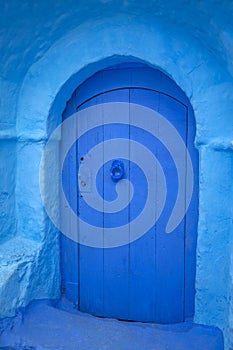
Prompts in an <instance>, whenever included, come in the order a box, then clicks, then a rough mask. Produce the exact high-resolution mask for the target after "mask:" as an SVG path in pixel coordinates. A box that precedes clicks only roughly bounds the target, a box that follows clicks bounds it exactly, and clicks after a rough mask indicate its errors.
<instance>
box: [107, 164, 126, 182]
mask: <svg viewBox="0 0 233 350" xmlns="http://www.w3.org/2000/svg"><path fill="white" fill-rule="evenodd" d="M110 175H111V178H112V180H113V181H115V182H117V181H119V180H120V179H122V177H123V175H124V163H123V162H122V161H121V160H114V161H113V162H112V166H111V169H110Z"/></svg>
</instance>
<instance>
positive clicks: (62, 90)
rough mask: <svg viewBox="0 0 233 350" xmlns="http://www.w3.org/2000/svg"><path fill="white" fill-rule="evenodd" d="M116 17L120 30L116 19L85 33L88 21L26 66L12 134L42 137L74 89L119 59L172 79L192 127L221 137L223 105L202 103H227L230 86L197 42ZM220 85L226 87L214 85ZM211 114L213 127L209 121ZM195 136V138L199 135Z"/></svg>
mask: <svg viewBox="0 0 233 350" xmlns="http://www.w3.org/2000/svg"><path fill="white" fill-rule="evenodd" d="M118 19H119V20H121V24H122V25H121V26H117V25H116V22H115V21H116V19H108V20H105V21H104V23H102V22H101V21H96V23H95V22H94V21H93V22H92V27H93V26H94V27H95V31H94V32H93V31H90V30H89V24H88V23H86V24H84V25H81V26H80V27H79V28H77V29H76V30H74V31H72V32H70V33H69V34H68V35H66V36H65V37H63V38H62V39H60V40H59V41H58V42H57V43H55V44H54V45H53V46H52V47H51V48H50V49H49V50H48V51H47V52H46V54H45V55H44V56H43V57H42V58H41V59H40V60H39V61H38V62H36V63H35V64H34V65H33V66H31V69H30V70H29V71H28V73H27V75H26V77H25V79H24V83H23V85H22V88H21V93H20V99H19V106H18V114H17V115H18V117H17V132H18V136H19V137H22V138H46V137H47V134H48V133H50V132H51V130H53V129H54V127H56V125H57V124H58V123H59V121H58V120H57V119H56V118H55V119H54V118H53V116H54V114H57V113H58V111H61V110H63V109H64V107H65V104H66V101H67V100H68V99H69V98H70V96H71V94H72V92H73V91H74V89H75V87H76V86H78V85H80V84H81V83H82V82H83V81H84V80H85V79H87V78H88V77H89V76H91V75H92V74H94V73H96V72H97V71H99V70H101V69H103V68H106V67H109V66H111V65H113V64H118V63H121V62H125V61H136V62H143V63H146V64H148V65H150V66H152V67H155V68H157V67H159V69H161V70H162V71H163V72H165V73H167V74H168V76H170V77H172V78H173V79H174V80H175V81H176V83H177V84H178V85H179V86H180V87H181V88H182V89H183V91H185V93H186V95H187V96H188V97H189V98H190V99H191V102H192V104H193V106H194V110H195V117H196V119H197V125H198V124H199V123H202V124H205V125H206V130H207V131H208V133H209V134H208V133H207V135H205V136H206V137H207V139H208V137H210V136H211V135H213V136H214V137H215V136H217V135H218V134H219V131H220V130H222V132H223V134H226V127H224V128H222V122H221V123H220V122H219V118H218V116H219V115H221V116H223V115H224V118H225V119H226V123H229V121H230V120H229V107H228V111H227V113H226V111H224V109H225V105H224V103H222V104H221V105H220V104H219V105H218V108H216V106H215V105H214V104H215V103H216V104H217V103H218V102H217V101H216V98H215V99H213V98H212V100H213V105H211V106H210V105H209V104H207V97H208V99H209V98H211V97H213V95H214V96H216V94H217V93H218V94H219V96H221V98H222V99H225V98H226V99H229V98H231V99H232V97H230V96H229V95H226V94H225V93H224V92H225V91H226V90H227V89H229V86H230V84H231V82H230V80H229V77H228V75H227V73H226V71H224V69H223V68H222V67H220V66H219V65H218V62H216V61H214V59H213V58H212V56H211V55H210V54H209V53H208V52H207V51H205V50H204V48H203V47H202V46H201V44H200V43H199V42H198V41H196V40H195V39H194V38H192V37H190V36H189V35H188V34H187V33H183V32H182V31H180V30H179V28H175V27H171V25H167V26H165V25H164V24H163V23H160V22H157V23H156V24H153V23H152V22H150V24H149V22H148V23H147V24H146V23H138V22H136V21H134V20H133V19H131V21H130V23H129V19H128V18H126V17H123V16H122V17H121V18H118ZM126 32H127V36H126V35H125V33H126ZM171 32H172V33H173V34H172V36H171V34H170V33H171ZM168 37H169V40H168ZM171 42H172V44H171ZM90 48H91V50H90ZM220 81H225V82H226V83H224V84H222V83H221V85H218V82H220ZM210 86H211V88H210ZM32 91H33V94H32ZM228 105H229V103H228ZM232 105H233V104H232ZM232 109H233V107H232ZM49 116H50V118H49ZM213 116H215V117H214V118H215V120H216V123H213V122H212V121H213ZM35 120H36V123H35ZM60 121H61V116H60ZM198 137H199V138H200V139H201V132H199V133H198ZM198 142H202V141H201V140H199V141H198Z"/></svg>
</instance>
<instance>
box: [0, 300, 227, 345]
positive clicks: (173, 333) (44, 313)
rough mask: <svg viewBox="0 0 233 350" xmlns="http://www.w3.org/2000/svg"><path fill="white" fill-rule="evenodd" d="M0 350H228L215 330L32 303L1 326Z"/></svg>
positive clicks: (67, 304)
mask: <svg viewBox="0 0 233 350" xmlns="http://www.w3.org/2000/svg"><path fill="white" fill-rule="evenodd" d="M1 329H4V332H3V333H2V336H1V339H0V346H1V349H5V350H7V349H9V348H10V349H12V347H13V348H14V350H22V349H24V350H27V349H28V350H29V349H33V350H36V349H37V350H43V349H47V350H53V349H55V350H57V349H67V350H68V349H72V350H73V349H79V350H86V349H92V350H100V349H104V350H119V349H121V350H131V349H134V350H145V349H147V350H152V349H155V348H156V349H159V350H186V349H190V350H199V349H205V350H223V337H222V333H221V331H220V330H219V329H218V328H216V327H208V326H203V325H196V324H193V323H189V322H187V323H180V324H173V325H154V324H148V323H147V324H146V323H139V322H120V321H118V320H112V319H104V318H97V317H93V316H90V315H88V314H84V313H81V312H78V311H77V310H75V309H74V307H73V306H72V305H70V304H69V303H68V302H67V301H65V300H62V301H60V302H58V303H57V302H53V303H51V302H48V301H46V300H43V301H40V302H38V301H36V302H32V303H31V304H30V305H29V306H28V307H26V308H24V309H23V310H20V312H19V313H18V314H17V316H16V317H15V318H13V319H5V320H4V322H1V321H0V334H1Z"/></svg>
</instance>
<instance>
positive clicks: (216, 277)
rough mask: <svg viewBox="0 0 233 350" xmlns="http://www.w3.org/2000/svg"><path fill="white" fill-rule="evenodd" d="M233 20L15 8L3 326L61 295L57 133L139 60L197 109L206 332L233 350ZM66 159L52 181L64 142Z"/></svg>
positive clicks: (97, 4)
mask: <svg viewBox="0 0 233 350" xmlns="http://www.w3.org/2000/svg"><path fill="white" fill-rule="evenodd" d="M232 12H233V5H232V3H231V2H230V1H222V2H218V1H206V2H196V1H189V2H186V1H175V2H174V3H173V2H168V3H167V4H166V3H165V2H164V1H156V2H154V1H148V2H147V1H146V2H141V3H139V2H138V1H114V2H113V1H97V0H89V1H79V3H78V5H77V4H76V3H75V2H74V1H71V0H70V1H58V2H55V1H52V0H50V1H33V3H32V2H30V1H27V0H25V1H21V2H18V1H16V0H15V1H12V2H10V3H8V2H7V1H5V4H4V6H3V11H2V15H3V14H4V20H3V21H1V25H0V41H1V55H0V62H1V64H0V91H1V97H0V99H1V101H0V102H1V103H0V155H1V163H0V177H1V181H0V203H1V209H0V228H1V230H0V239H1V242H2V244H1V245H0V260H1V267H0V315H1V316H2V317H5V316H11V315H14V313H15V311H16V309H17V307H18V306H21V305H26V304H27V303H28V302H29V301H30V300H32V299H33V298H57V297H59V295H60V294H59V293H60V289H59V288H60V274H59V241H58V235H57V232H56V229H55V228H54V227H53V226H52V224H51V223H50V221H49V220H48V218H47V217H46V214H45V212H44V209H43V205H42V202H41V197H40V189H39V166H40V159H41V154H42V152H43V148H44V144H45V141H46V138H47V135H48V133H49V132H50V131H51V130H53V129H54V127H55V126H56V125H57V124H58V123H59V121H60V118H61V112H62V110H63V109H64V107H65V103H66V101H67V99H69V97H70V96H71V94H72V92H73V90H74V89H75V88H76V87H77V86H78V84H79V83H81V82H82V81H83V80H84V79H86V78H87V77H88V76H90V75H91V74H93V73H94V72H96V71H98V70H99V69H101V68H103V67H106V66H109V65H111V64H114V63H118V62H121V61H125V60H127V61H128V60H139V61H142V62H146V63H148V64H150V65H151V66H154V67H159V68H160V69H161V70H162V71H164V72H165V73H167V74H168V75H169V76H171V77H172V78H173V79H174V80H175V81H176V82H177V84H178V85H179V86H180V87H181V88H182V89H183V90H184V91H185V93H186V94H187V96H188V97H189V98H190V101H191V104H192V105H193V108H194V112H195V117H196V122H197V136H196V145H197V147H198V149H199V153H200V207H199V212H200V214H199V225H198V245H197V280H196V290H197V293H196V311H195V320H196V321H197V322H200V323H204V324H210V325H217V326H219V327H220V328H221V329H223V330H224V334H225V340H226V348H228V349H233V334H232V333H233V304H232V301H231V297H232V291H233V282H232V276H233V263H232V257H231V252H232V156H233V153H232V146H231V143H230V142H231V140H232V139H233V123H232V114H233V95H232V88H233V78H232V75H233V63H232V62H233V57H232V56H233V49H232V47H233V28H232V19H231V13H232ZM190 18H192V21H190ZM207 24H208V25H207ZM54 150H55V151H54V159H51V165H50V168H49V170H48V169H47V168H44V171H43V173H42V174H41V176H42V179H43V176H47V172H48V171H50V172H51V171H53V172H54V175H55V174H56V168H55V164H56V159H57V157H58V143H57V142H55V143H54ZM55 185H56V182H55ZM54 190H55V191H57V188H56V186H55V188H54ZM54 204H55V210H57V208H58V206H57V203H54ZM1 301H2V302H1Z"/></svg>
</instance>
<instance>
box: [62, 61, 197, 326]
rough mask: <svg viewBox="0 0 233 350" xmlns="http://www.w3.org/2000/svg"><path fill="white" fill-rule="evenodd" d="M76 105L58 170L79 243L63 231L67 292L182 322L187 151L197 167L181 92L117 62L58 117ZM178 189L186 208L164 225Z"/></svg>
mask: <svg viewBox="0 0 233 350" xmlns="http://www.w3.org/2000/svg"><path fill="white" fill-rule="evenodd" d="M165 92H166V93H165ZM69 108H70V109H69ZM148 108H149V109H150V110H148ZM74 111H79V112H80V117H79V118H78V122H77V125H76V126H75V127H76V129H75V132H76V134H77V142H76V144H75V145H74V146H73V147H72V149H71V150H70V152H69V154H68V157H67V159H66V162H65V165H64V173H63V178H64V187H65V189H66V191H67V193H68V194H67V196H68V197H69V202H70V204H71V206H72V208H73V210H74V211H75V212H76V213H77V215H78V216H79V218H80V221H79V224H78V227H76V228H71V229H75V230H77V234H78V241H79V242H81V243H82V244H78V243H75V242H73V241H71V240H69V239H68V238H65V237H63V238H62V252H63V254H62V259H63V285H64V288H65V289H66V295H67V297H68V298H69V299H71V300H72V301H74V302H76V303H77V305H78V307H79V309H80V310H81V311H84V312H88V313H91V314H93V315H98V316H106V317H114V318H119V319H126V320H137V321H144V322H158V323H173V322H182V321H183V320H184V319H185V317H188V316H191V315H192V313H193V296H194V276H195V265H194V264H195V257H194V256H195V234H196V219H197V194H196V193H197V191H196V190H197V189H196V186H197V172H196V173H195V176H194V180H195V181H194V192H193V193H194V194H193V196H192V200H191V204H190V205H189V209H188V210H186V199H187V198H186V193H187V181H186V178H187V149H188V154H189V155H190V156H191V158H192V163H193V169H194V172H195V171H196V168H195V167H196V165H197V155H196V152H195V149H194V146H193V137H194V133H195V128H194V120H193V119H192V115H191V109H190V107H189V105H188V103H187V101H186V100H185V97H184V96H183V95H182V93H181V92H180V90H179V88H178V87H177V86H176V85H175V84H174V83H173V82H171V81H170V79H168V78H167V77H166V76H164V75H163V74H162V73H161V72H159V71H154V70H151V69H149V68H144V67H140V66H139V67H125V66H124V67H120V68H119V67H117V68H115V69H111V70H106V71H102V72H100V73H98V74H96V75H95V76H94V77H92V78H91V79H89V80H88V81H86V82H85V83H84V84H83V85H81V86H80V87H79V88H78V89H77V90H76V92H75V93H74V95H73V97H72V99H71V102H69V104H68V106H67V108H66V111H65V117H68V116H69V114H72V113H73V112H74ZM149 111H152V112H149ZM179 139H180V140H181V141H180V140H179ZM182 142H183V145H184V146H185V147H183V146H182V147H181V146H180V144H181V145H182ZM177 163H178V164H179V169H178V170H177ZM119 171H120V175H119ZM114 172H115V173H114ZM71 189H72V190H71ZM179 195H181V196H182V198H181V199H180V204H179V205H180V206H181V207H182V208H180V209H179V210H180V211H183V212H186V211H187V212H186V215H184V217H183V218H182V219H181V220H180V221H179V222H178V224H177V225H175V227H174V228H173V230H172V232H170V233H167V227H168V223H169V220H170V218H171V216H172V213H173V211H174V207H175V206H176V204H177V198H178V196H179ZM195 215H196V217H195V218H194V216H195ZM92 234H93V241H92V242H91V241H90V237H91V235H92ZM88 237H89V238H88ZM111 237H112V238H111ZM90 242H91V243H90ZM96 242H97V243H96ZM112 242H113V243H112ZM186 242H188V243H187V244H186ZM187 293H188V296H187Z"/></svg>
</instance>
